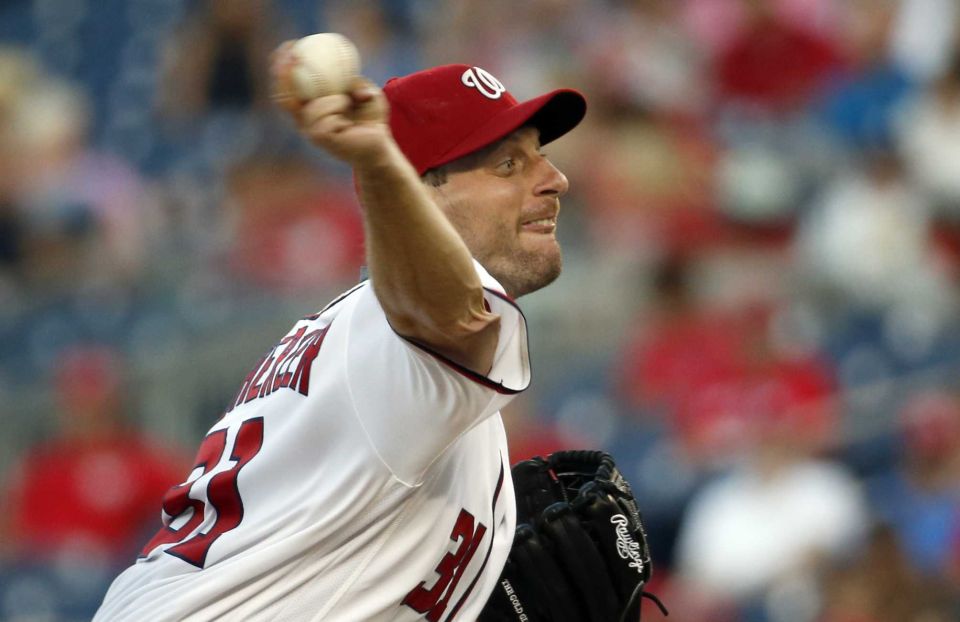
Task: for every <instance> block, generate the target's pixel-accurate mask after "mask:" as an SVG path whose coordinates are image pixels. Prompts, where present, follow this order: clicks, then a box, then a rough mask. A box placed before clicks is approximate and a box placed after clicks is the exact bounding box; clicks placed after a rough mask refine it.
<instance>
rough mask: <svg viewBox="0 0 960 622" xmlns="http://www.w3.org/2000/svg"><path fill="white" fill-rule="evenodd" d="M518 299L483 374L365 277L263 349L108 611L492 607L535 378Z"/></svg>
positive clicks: (332, 613)
mask: <svg viewBox="0 0 960 622" xmlns="http://www.w3.org/2000/svg"><path fill="white" fill-rule="evenodd" d="M477 269H478V272H479V274H480V276H481V279H482V281H483V285H484V288H485V298H486V301H487V303H488V304H489V306H490V308H491V310H492V311H493V312H495V313H498V314H499V315H500V316H501V317H502V320H501V328H500V337H499V344H498V346H497V350H496V355H495V360H494V364H493V368H492V370H491V372H490V373H489V374H488V375H487V376H486V377H483V376H480V375H478V374H475V373H472V372H470V371H468V370H465V369H463V368H461V367H459V366H458V365H456V364H455V363H453V362H451V361H448V360H445V359H444V358H443V357H442V356H439V355H437V354H434V353H431V352H430V351H428V350H427V349H425V348H423V347H420V346H417V345H414V344H413V343H411V342H409V341H407V340H405V339H403V338H401V337H400V336H398V335H397V334H396V333H395V332H394V331H393V330H392V329H391V328H390V326H389V325H388V323H387V320H386V317H385V315H384V313H383V310H382V309H381V307H380V304H379V302H378V301H377V299H376V297H375V296H374V292H373V288H372V287H371V286H370V284H369V282H364V283H361V284H360V285H358V286H357V287H355V288H354V289H352V290H350V291H349V292H347V293H346V294H344V295H343V296H341V297H340V298H338V299H337V300H336V301H334V302H333V303H331V304H330V305H329V306H328V307H327V308H326V309H324V310H323V311H321V312H320V313H318V314H316V315H313V316H310V317H307V318H304V319H302V320H300V321H299V322H297V323H296V324H295V325H294V327H293V329H292V330H291V331H290V332H289V334H287V335H286V336H285V337H284V338H283V339H281V340H280V342H279V343H277V344H276V346H274V347H273V348H272V349H271V350H270V351H269V352H267V353H266V355H265V356H264V357H263V358H262V359H261V360H260V361H259V362H258V363H257V365H255V366H254V369H253V370H252V371H251V372H250V374H249V375H248V376H247V378H246V379H245V381H244V382H243V384H242V386H241V388H240V391H239V392H238V393H237V396H236V398H235V399H234V400H233V402H232V403H231V405H230V406H229V408H228V409H227V412H226V414H225V415H224V416H223V418H221V419H220V421H218V422H217V423H216V424H215V425H214V426H213V427H212V428H211V429H210V431H209V433H208V434H207V436H206V437H205V439H204V440H203V443H202V444H201V445H200V450H199V452H198V455H197V461H196V466H195V467H194V469H193V472H192V473H190V475H189V477H188V478H187V479H186V481H185V482H184V483H183V484H181V485H179V486H176V487H174V488H173V489H171V490H170V492H168V493H167V495H166V496H165V497H164V500H163V525H164V526H163V527H162V528H161V529H160V531H159V532H158V533H157V534H156V536H154V537H153V539H152V540H151V541H150V542H149V543H148V544H147V545H146V546H145V547H144V549H143V551H142V552H141V556H140V558H139V559H137V561H136V563H135V564H133V565H132V566H131V567H130V568H128V569H127V570H126V571H124V572H123V573H122V574H121V575H120V576H119V577H118V578H117V579H116V580H115V581H114V582H113V585H111V587H110V589H109V591H108V592H107V595H106V597H105V599H104V602H103V604H102V605H101V607H100V610H99V611H98V613H97V616H96V618H95V620H97V621H106V620H111V621H112V620H136V621H140V620H147V619H149V620H212V619H225V620H270V621H277V620H298V621H299V620H327V621H330V622H336V621H342V622H360V621H366V620H377V621H385V620H400V621H407V620H410V621H412V620H430V621H431V622H437V621H447V620H475V619H476V617H477V615H478V614H479V612H480V610H481V609H482V607H483V604H484V603H485V602H486V599H487V598H488V596H489V594H490V593H491V591H492V590H493V587H494V584H495V583H496V580H497V578H498V576H499V574H500V571H501V570H502V567H503V564H504V562H505V560H506V557H507V554H508V552H509V550H510V546H511V544H512V541H513V531H514V527H515V524H514V523H515V503H514V494H513V486H512V482H511V479H510V467H509V459H508V456H507V446H506V438H505V435H504V430H503V422H502V420H501V418H500V414H499V409H500V408H501V407H502V406H503V405H504V404H506V403H507V402H508V401H509V400H510V399H511V397H512V395H514V394H515V393H517V392H518V391H520V390H523V389H525V388H526V387H527V385H528V384H529V381H530V367H529V360H528V355H527V335H526V324H525V321H524V319H523V316H522V314H521V313H520V311H519V309H518V308H517V307H516V305H514V304H513V302H512V301H510V300H509V299H508V298H507V297H506V296H505V295H504V294H503V288H502V287H501V286H500V285H499V284H498V283H497V282H496V281H495V280H494V279H493V278H492V277H490V275H488V274H487V273H486V271H484V270H483V268H481V267H480V266H479V264H477Z"/></svg>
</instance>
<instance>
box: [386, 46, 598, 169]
mask: <svg viewBox="0 0 960 622" xmlns="http://www.w3.org/2000/svg"><path fill="white" fill-rule="evenodd" d="M383 92H384V93H385V94H386V96H387V100H388V101H389V102H390V129H391V130H392V131H393V137H394V139H395V140H396V141H397V144H398V145H399V146H400V150H401V151H403V153H404V155H406V156H407V159H408V160H410V162H411V163H412V164H413V166H414V168H416V169H417V173H418V174H420V175H423V174H424V173H425V172H427V171H428V170H430V169H432V168H436V167H438V166H441V165H443V164H446V163H448V162H452V161H453V160H456V159H457V158H460V157H463V156H465V155H467V154H469V153H473V152H474V151H476V150H478V149H481V148H483V147H486V146H487V145H489V144H491V143H493V142H495V141H497V140H499V139H501V138H503V137H504V136H506V135H507V134H509V133H511V132H513V131H514V130H516V129H518V128H519V127H521V126H522V125H526V124H531V125H533V126H534V127H536V128H537V129H539V130H540V144H543V145H545V144H547V143H549V142H550V141H552V140H554V139H557V138H559V137H561V136H563V135H564V134H566V133H567V132H569V131H570V130H572V129H573V128H574V127H576V125H577V124H578V123H580V120H581V119H583V115H584V114H586V111H587V102H586V100H585V99H584V97H583V95H582V94H580V93H579V92H577V91H575V90H572V89H558V90H556V91H551V92H549V93H547V94H545V95H540V96H539V97H535V98H533V99H531V100H529V101H525V102H523V103H519V102H517V100H516V99H515V98H514V97H513V95H511V94H510V93H509V92H508V91H507V89H506V88H505V87H504V86H503V84H502V83H501V82H500V81H499V80H497V79H496V78H495V77H493V75H491V74H490V72H488V71H486V70H484V69H481V68H480V67H471V66H469V65H442V66H440V67H434V68H433V69H425V70H424V71H418V72H416V73H412V74H410V75H408V76H404V77H402V78H391V79H390V80H388V81H387V83H386V84H385V85H384V87H383Z"/></svg>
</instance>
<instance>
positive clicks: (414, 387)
mask: <svg viewBox="0 0 960 622" xmlns="http://www.w3.org/2000/svg"><path fill="white" fill-rule="evenodd" d="M475 265H476V268H477V272H478V274H479V275H480V277H481V282H482V284H483V286H484V297H485V299H486V302H487V304H488V305H489V306H490V310H491V311H492V312H493V313H496V314H498V315H499V316H500V318H501V319H500V333H499V337H498V343H497V348H496V353H495V355H494V360H493V366H492V368H491V369H490V372H489V373H488V374H486V375H483V374H479V373H476V372H473V371H471V370H468V369H466V368H464V367H462V366H460V365H458V364H457V363H455V362H453V361H451V360H449V359H446V358H445V357H443V356H442V355H440V354H438V353H436V352H432V351H431V350H429V349H428V348H426V347H424V346H422V345H419V344H415V343H413V342H411V341H409V340H407V339H405V338H403V337H401V336H400V335H398V334H397V333H396V332H394V330H393V329H392V328H391V327H390V325H389V323H388V322H387V318H386V315H385V314H384V312H383V309H382V308H381V307H380V303H379V301H378V300H377V298H376V296H375V295H374V292H373V288H372V287H364V288H363V289H362V291H360V292H357V297H356V299H355V301H354V306H353V309H352V310H351V312H350V313H348V314H347V316H348V317H347V318H343V319H347V320H348V322H349V326H347V327H346V331H347V333H346V335H345V337H346V339H347V344H346V371H347V373H346V378H347V383H348V384H349V390H350V393H351V399H352V402H353V405H354V408H355V415H356V417H357V418H358V420H359V423H360V425H362V426H363V428H364V432H365V434H366V436H367V438H368V439H369V440H370V443H371V444H372V446H373V448H374V450H375V451H376V452H377V453H378V454H379V456H380V458H381V460H382V461H383V462H384V464H385V465H386V466H387V467H388V468H389V469H390V470H391V471H392V472H393V474H394V476H395V477H397V478H398V479H400V480H401V481H403V482H404V483H407V484H410V485H416V484H417V483H419V482H420V480H421V478H422V476H423V475H424V473H425V472H426V470H427V468H428V467H429V465H430V464H431V463H432V462H433V460H435V459H436V458H437V457H438V456H439V455H440V454H441V453H443V450H444V449H445V448H446V447H447V446H449V445H450V444H451V443H452V442H454V441H455V440H456V439H457V438H458V437H459V436H460V435H462V434H464V433H465V432H467V431H468V430H470V429H471V428H472V427H473V426H475V425H476V424H477V423H479V422H480V421H482V420H483V419H485V418H486V417H490V416H491V415H493V414H495V413H497V412H498V411H499V410H500V409H501V408H502V407H503V406H504V405H506V404H507V403H509V401H510V400H511V399H512V398H513V397H514V396H515V395H516V394H517V393H519V392H521V391H523V390H524V389H526V388H527V386H528V385H529V384H530V361H529V355H528V349H527V327H526V320H525V319H524V317H523V314H522V313H521V311H520V308H519V307H518V306H517V305H516V303H514V302H513V300H511V299H510V298H509V297H508V296H507V295H506V294H505V293H504V291H503V288H502V287H501V286H500V284H499V283H497V281H496V280H495V279H493V277H491V276H490V275H489V274H487V272H486V271H485V270H484V269H483V267H482V266H480V264H478V263H476V262H475ZM338 321H339V319H338Z"/></svg>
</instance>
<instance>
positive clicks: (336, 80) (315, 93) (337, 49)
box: [290, 32, 360, 100]
mask: <svg viewBox="0 0 960 622" xmlns="http://www.w3.org/2000/svg"><path fill="white" fill-rule="evenodd" d="M293 51H294V53H295V54H296V55H297V57H298V59H299V62H298V63H297V64H296V65H294V66H293V69H292V70H291V74H290V77H291V79H292V82H293V89H294V91H295V92H296V94H297V97H299V98H300V99H302V100H308V99H314V98H316V97H323V96H325V95H334V94H336V93H345V92H346V91H347V85H349V84H350V80H351V79H353V78H354V77H356V76H357V75H359V74H360V53H359V52H358V51H357V46H355V45H354V44H353V42H352V41H350V39H347V38H346V37H344V36H343V35H341V34H338V33H335V32H322V33H319V34H315V35H310V36H308V37H304V38H302V39H300V40H299V41H297V42H296V43H294V44H293Z"/></svg>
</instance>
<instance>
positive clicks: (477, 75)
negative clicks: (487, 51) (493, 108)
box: [460, 67, 507, 99]
mask: <svg viewBox="0 0 960 622" xmlns="http://www.w3.org/2000/svg"><path fill="white" fill-rule="evenodd" d="M460 81H461V82H463V84H464V85H465V86H470V87H473V88H475V89H477V90H478V91H480V94H481V95H483V96H484V97H487V98H489V99H500V96H501V95H503V94H504V93H505V92H506V90H507V87H505V86H503V83H502V82H500V80H497V79H496V78H494V77H493V74H491V73H490V72H489V71H487V70H486V69H480V68H479V67H471V68H470V69H467V70H466V71H464V72H463V75H462V76H460Z"/></svg>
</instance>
